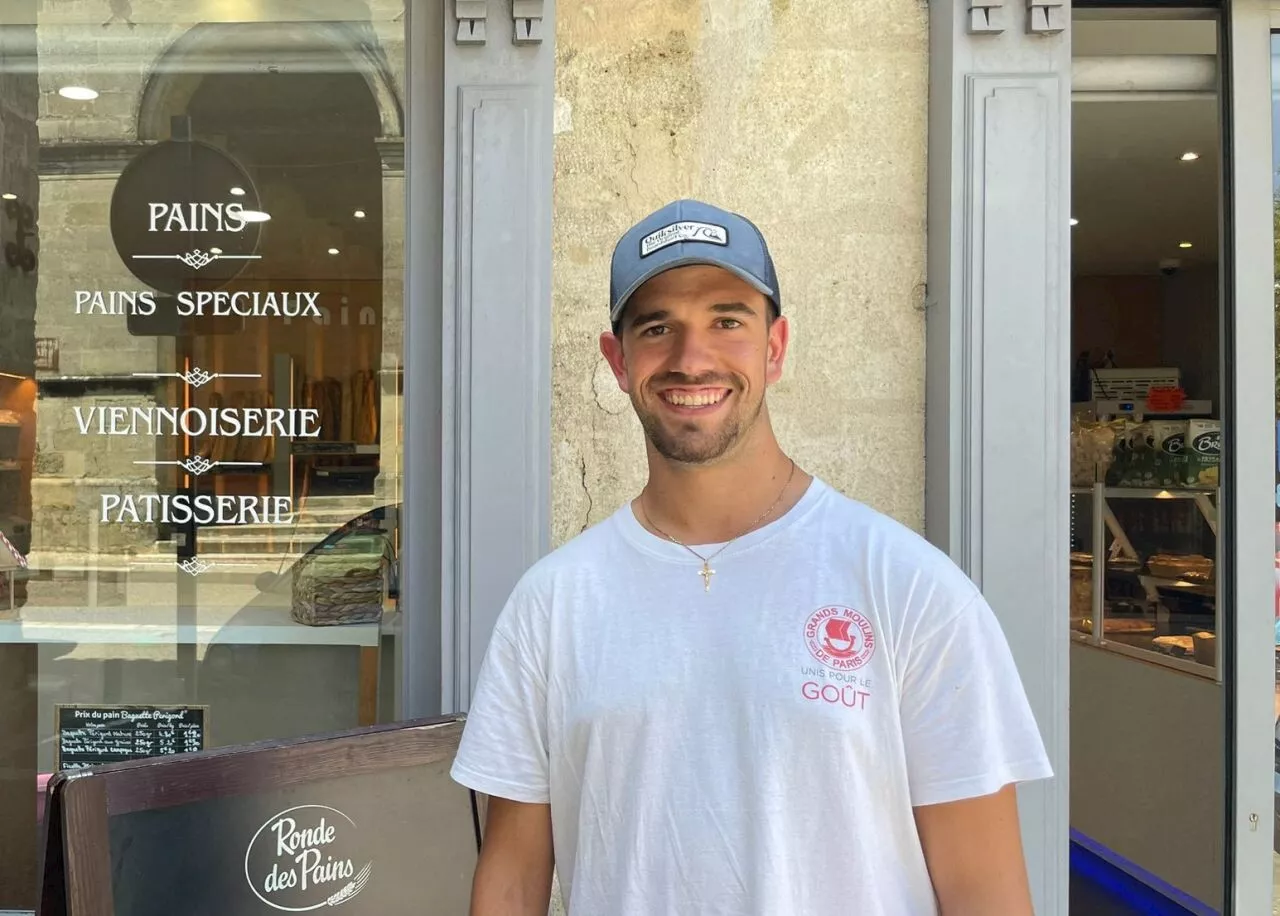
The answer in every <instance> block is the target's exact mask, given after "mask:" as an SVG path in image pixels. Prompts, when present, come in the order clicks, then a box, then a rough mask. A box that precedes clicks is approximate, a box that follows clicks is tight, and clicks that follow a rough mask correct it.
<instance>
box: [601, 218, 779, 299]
mask: <svg viewBox="0 0 1280 916" xmlns="http://www.w3.org/2000/svg"><path fill="white" fill-rule="evenodd" d="M690 264H710V265H713V266H715V267H721V268H723V269H725V270H727V271H729V272H730V273H732V274H735V275H736V276H738V277H739V278H741V279H742V280H744V281H745V282H747V283H750V284H751V285H752V286H754V287H755V288H756V289H757V290H759V291H760V292H761V293H762V294H763V295H764V296H766V297H767V298H768V299H769V300H770V301H771V302H772V303H773V307H774V308H775V309H776V310H777V311H778V314H781V313H782V299H781V297H780V296H779V294H778V275H777V273H776V272H775V271H774V267H773V258H772V256H771V255H770V254H769V246H768V245H766V244H765V241H764V236H763V235H762V234H761V233H760V230H759V229H757V228H756V226H755V224H754V223H752V222H751V221H750V220H749V219H747V218H746V217H744V216H740V215H738V214H737V213H730V212H729V211H727V210H722V209H720V208H719V207H715V206H712V205H711V204H707V203H703V202H702V201H698V200H677V201H675V202H673V203H669V204H667V205H666V206H665V207H663V208H662V209H661V210H657V211H655V212H653V213H650V214H649V215H648V216H646V217H645V218H644V219H642V220H640V222H638V223H636V224H635V225H634V226H632V227H631V228H630V229H628V230H627V232H626V234H625V235H623V236H622V239H621V240H620V241H619V242H618V244H617V246H616V247H615V248H614V249H613V264H612V267H611V270H610V274H609V321H610V322H611V323H615V324H616V323H617V321H618V319H619V318H621V317H622V310H623V309H625V308H626V307H627V302H628V301H629V300H630V299H631V297H632V296H633V295H634V294H635V291H636V290H638V289H639V288H640V287H641V286H642V285H643V284H644V283H645V282H647V281H648V280H652V279H653V278H654V277H656V276H657V275H658V274H660V273H662V272H663V271H667V270H671V269H672V268H673V267H685V266H688V265H690Z"/></svg>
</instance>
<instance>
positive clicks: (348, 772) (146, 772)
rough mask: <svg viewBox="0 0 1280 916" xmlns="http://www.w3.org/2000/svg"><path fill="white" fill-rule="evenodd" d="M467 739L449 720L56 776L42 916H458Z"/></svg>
mask: <svg viewBox="0 0 1280 916" xmlns="http://www.w3.org/2000/svg"><path fill="white" fill-rule="evenodd" d="M461 732H462V718H461V717H449V718H445V719H432V720H421V721H417V722H405V723H397V724H395V725H382V726H372V727H369V728H364V729H357V730H354V731H351V732H344V733H341V734H338V735H331V736H320V737H314V738H303V739H296V740H289V741H278V742H262V743H259V744H252V745H244V746H240V747H227V748H217V749H214V750H211V751H204V752H201V753H197V754H192V755H190V756H182V757H167V758H166V757H157V758H151V759H146V760H139V761H133V762H130V763H122V764H112V765H109V766H104V767H98V768H88V769H83V770H78V771H75V772H67V771H63V772H59V773H57V774H55V775H54V777H53V778H52V779H51V780H50V784H49V789H50V810H51V811H52V812H53V814H52V815H51V817H50V819H49V820H47V821H46V824H45V829H46V833H45V843H44V850H45V853H46V857H45V860H44V866H43V890H42V895H41V908H40V910H39V911H38V912H39V916H173V914H178V913H180V914H182V916H279V914H280V913H297V912H311V911H315V910H322V911H324V912H329V911H331V910H335V909H336V911H337V912H336V913H335V914H334V916H375V914H377V916H383V914H389V913H390V914H395V913H408V912H412V913H414V914H423V916H467V913H468V911H469V907H470V892H471V881H472V877H473V874H474V870H475V864H476V862H477V860H478V855H479V851H478V850H479V838H480V834H479V824H478V808H477V800H476V798H475V796H474V795H473V794H472V793H471V792H470V791H469V790H467V789H466V788H465V787H463V786H460V785H458V784H457V783H456V782H454V781H453V780H452V778H451V777H450V775H449V768H450V766H451V765H452V762H453V758H454V755H455V753H456V751H457V744H458V740H459V738H460V736H461Z"/></svg>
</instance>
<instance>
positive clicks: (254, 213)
mask: <svg viewBox="0 0 1280 916" xmlns="http://www.w3.org/2000/svg"><path fill="white" fill-rule="evenodd" d="M240 218H241V219H242V220H244V221H245V222H246V223H265V222H266V221H267V220H269V219H271V214H270V213H263V212H262V211H261V210H241V211H240Z"/></svg>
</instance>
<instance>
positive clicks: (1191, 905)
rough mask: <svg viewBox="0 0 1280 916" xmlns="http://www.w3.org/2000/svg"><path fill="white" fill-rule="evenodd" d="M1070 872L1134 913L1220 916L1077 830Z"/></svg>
mask: <svg viewBox="0 0 1280 916" xmlns="http://www.w3.org/2000/svg"><path fill="white" fill-rule="evenodd" d="M1071 870H1072V871H1073V872H1075V873H1076V874H1079V875H1080V876H1082V877H1084V878H1086V879H1088V880H1089V881H1091V882H1093V883H1094V884H1095V885H1097V886H1098V887H1100V888H1102V889H1103V890H1105V891H1106V892H1107V893H1109V894H1111V895H1112V896H1114V897H1115V898H1116V899H1117V900H1118V901H1120V902H1122V903H1124V904H1126V905H1128V906H1131V907H1133V909H1134V912H1135V913H1146V914H1150V916H1187V914H1192V916H1221V914H1220V913H1219V912H1218V911H1217V910H1215V909H1214V908H1213V907H1211V906H1209V905H1208V904H1206V903H1202V902H1201V901H1199V900H1197V899H1196V898H1194V897H1192V896H1191V895H1190V894H1188V893H1186V892H1185V891H1181V890H1179V889H1178V888H1176V887H1174V886H1173V885H1172V884H1170V883H1169V882H1167V881H1165V880H1164V879H1162V878H1160V877H1158V876H1157V875H1154V874H1152V873H1151V872H1149V871H1147V870H1146V869H1144V868H1142V867H1141V866H1140V865H1137V864H1135V863H1133V862H1131V861H1129V860H1128V859H1126V858H1124V857H1123V856H1121V855H1119V854H1117V853H1116V852H1114V851H1112V850H1110V849H1108V848H1107V847H1105V846H1103V845H1102V844H1101V843H1099V842H1097V841H1096V840H1094V839H1092V838H1090V837H1087V836H1085V835H1084V834H1083V833H1081V832H1080V831H1078V830H1072V831H1071Z"/></svg>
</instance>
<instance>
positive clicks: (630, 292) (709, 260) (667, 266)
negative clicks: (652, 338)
mask: <svg viewBox="0 0 1280 916" xmlns="http://www.w3.org/2000/svg"><path fill="white" fill-rule="evenodd" d="M696 264H701V265H705V266H707V267H719V268H720V269H721V270H727V271H728V272H729V273H731V274H733V275H734V276H735V277H737V278H738V279H739V280H742V281H743V282H744V283H748V284H750V285H751V286H752V287H753V288H754V289H755V290H756V291H757V292H759V293H760V294H761V295H764V296H768V297H769V299H771V300H776V299H777V296H778V294H777V293H776V292H775V291H774V290H772V289H770V288H769V286H768V284H766V283H762V282H760V280H759V279H758V278H756V277H753V276H752V275H751V274H750V273H749V272H747V271H745V270H743V269H742V268H741V267H738V266H737V265H734V264H725V263H724V262H723V261H718V260H716V259H715V258H713V257H705V256H704V257H684V258H677V259H675V260H674V261H668V262H666V263H664V264H655V265H653V267H651V268H649V270H646V271H645V272H644V273H642V274H641V275H640V276H639V277H637V278H636V279H635V280H634V281H633V282H632V284H631V285H630V286H628V287H627V288H626V290H625V291H624V292H623V293H622V295H621V296H619V297H618V301H617V303H615V304H614V307H613V310H612V311H611V312H610V313H609V320H610V321H611V322H614V323H616V322H617V320H618V319H619V318H621V317H622V313H623V312H624V311H625V310H626V308H627V303H628V302H630V301H631V297H632V296H634V295H635V292H636V290H638V289H639V288H640V287H642V286H644V285H645V284H646V283H648V282H649V281H650V280H652V279H653V278H654V277H656V276H658V274H662V273H666V272H667V271H668V270H674V269H675V268H677V267H690V266H692V265H696Z"/></svg>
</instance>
